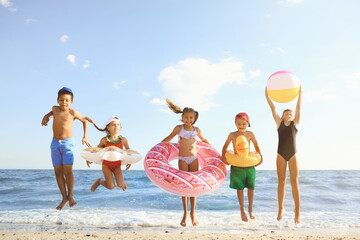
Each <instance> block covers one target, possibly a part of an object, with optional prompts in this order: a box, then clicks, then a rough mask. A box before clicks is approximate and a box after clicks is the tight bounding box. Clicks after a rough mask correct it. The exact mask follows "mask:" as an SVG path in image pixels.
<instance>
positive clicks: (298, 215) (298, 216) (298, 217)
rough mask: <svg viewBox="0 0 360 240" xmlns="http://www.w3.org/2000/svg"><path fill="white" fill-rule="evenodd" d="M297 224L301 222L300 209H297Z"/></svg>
mask: <svg viewBox="0 0 360 240" xmlns="http://www.w3.org/2000/svg"><path fill="white" fill-rule="evenodd" d="M294 220H295V224H299V223H300V210H296V209H295V219H294Z"/></svg>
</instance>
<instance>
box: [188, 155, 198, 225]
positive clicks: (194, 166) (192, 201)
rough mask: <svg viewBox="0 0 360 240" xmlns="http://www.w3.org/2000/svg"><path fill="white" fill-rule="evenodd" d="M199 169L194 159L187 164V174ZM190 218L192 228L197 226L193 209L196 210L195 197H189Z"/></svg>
mask: <svg viewBox="0 0 360 240" xmlns="http://www.w3.org/2000/svg"><path fill="white" fill-rule="evenodd" d="M198 169H199V161H198V160H197V159H196V160H194V161H193V162H192V163H190V164H189V172H196V171H197V170H198ZM190 205H191V211H190V218H191V222H192V225H193V226H197V225H199V222H198V221H197V220H196V218H195V208H196V197H190Z"/></svg>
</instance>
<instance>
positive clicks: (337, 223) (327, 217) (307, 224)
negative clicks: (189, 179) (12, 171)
mask: <svg viewBox="0 0 360 240" xmlns="http://www.w3.org/2000/svg"><path fill="white" fill-rule="evenodd" d="M255 214H256V220H250V221H249V222H248V223H245V222H242V221H241V217H240V211H239V210H237V211H222V212H212V211H197V218H198V220H199V222H200V226H199V229H213V230H215V229H233V230H236V229H239V227H240V228H241V229H242V230H260V229H264V228H265V229H266V228H269V229H273V228H279V229H283V228H295V227H296V228H299V229H313V228H318V229H321V228H348V227H355V228H357V227H359V225H360V224H359V222H358V219H359V218H360V215H359V214H350V215H349V214H348V215H346V216H345V215H344V214H343V213H340V212H304V213H302V223H301V224H299V225H297V226H295V225H294V223H293V217H294V216H293V213H292V211H291V212H285V213H284V217H283V220H282V221H280V222H278V221H277V220H276V215H277V214H276V212H255ZM181 218H182V210H179V211H167V210H162V211H128V210H119V209H114V208H103V209H64V210H63V211H56V210H53V209H40V210H28V211H6V212H4V211H0V223H3V224H9V223H11V224H54V225H72V226H74V227H75V226H93V227H102V228H113V227H140V228H146V227H163V228H171V227H173V228H176V227H179V223H180V220H181ZM189 221H190V220H189Z"/></svg>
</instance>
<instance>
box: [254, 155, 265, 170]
mask: <svg viewBox="0 0 360 240" xmlns="http://www.w3.org/2000/svg"><path fill="white" fill-rule="evenodd" d="M260 157H261V161H260V162H259V163H258V164H256V165H255V167H257V166H259V165H260V164H261V163H262V162H263V157H262V155H260Z"/></svg>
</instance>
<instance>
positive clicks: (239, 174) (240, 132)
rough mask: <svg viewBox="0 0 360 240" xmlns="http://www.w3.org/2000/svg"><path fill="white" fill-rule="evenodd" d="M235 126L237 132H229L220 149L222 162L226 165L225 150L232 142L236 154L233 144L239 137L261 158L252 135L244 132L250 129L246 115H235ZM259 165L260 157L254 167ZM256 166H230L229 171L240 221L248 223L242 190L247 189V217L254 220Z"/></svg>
mask: <svg viewBox="0 0 360 240" xmlns="http://www.w3.org/2000/svg"><path fill="white" fill-rule="evenodd" d="M235 126H236V128H237V131H236V132H231V133H230V134H229V136H228V138H227V140H226V142H225V144H224V147H223V149H222V160H223V162H224V163H225V164H227V165H228V162H227V161H226V157H225V153H226V151H227V148H228V146H229V144H230V143H231V142H232V144H233V147H234V153H235V154H236V153H237V152H236V148H235V143H236V139H237V138H238V137H239V136H244V137H245V138H246V139H247V141H248V143H250V142H252V143H253V145H254V148H255V151H256V152H257V153H259V154H260V156H261V152H260V148H259V145H258V143H257V141H256V138H255V135H254V133H253V132H250V131H247V130H246V128H247V127H250V122H249V116H248V115H247V114H246V113H239V114H237V115H236V116H235ZM261 163H262V156H261V162H260V163H259V164H257V165H256V166H258V165H260V164H261ZM256 166H252V167H236V166H231V169H230V188H233V189H237V196H238V200H239V204H240V212H241V220H242V221H244V222H247V221H248V218H247V216H246V213H245V207H244V192H243V190H244V188H247V189H248V200H249V207H248V211H249V216H250V218H251V219H255V216H254V213H253V200H254V189H255V176H256V171H255V167H256Z"/></svg>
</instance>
